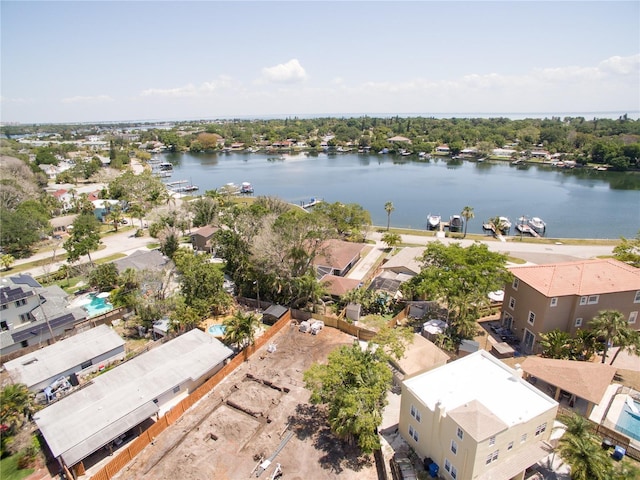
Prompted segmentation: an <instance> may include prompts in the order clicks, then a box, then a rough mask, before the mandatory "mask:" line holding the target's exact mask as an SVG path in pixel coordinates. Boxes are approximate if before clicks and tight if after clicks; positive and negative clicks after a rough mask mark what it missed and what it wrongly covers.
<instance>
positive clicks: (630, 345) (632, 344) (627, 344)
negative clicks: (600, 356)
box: [609, 328, 640, 365]
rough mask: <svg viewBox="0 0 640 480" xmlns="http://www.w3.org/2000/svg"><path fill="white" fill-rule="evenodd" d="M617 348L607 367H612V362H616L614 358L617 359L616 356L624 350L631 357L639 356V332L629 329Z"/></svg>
mask: <svg viewBox="0 0 640 480" xmlns="http://www.w3.org/2000/svg"><path fill="white" fill-rule="evenodd" d="M618 347H619V348H618V350H617V351H616V353H615V354H614V355H613V358H612V359H611V363H610V364H609V365H613V362H615V361H616V358H618V355H619V354H620V352H622V351H623V350H626V351H627V352H629V353H630V354H632V355H636V356H640V332H638V331H636V330H632V329H630V328H629V329H628V331H626V332H625V334H624V335H623V338H621V341H620V342H619V343H618Z"/></svg>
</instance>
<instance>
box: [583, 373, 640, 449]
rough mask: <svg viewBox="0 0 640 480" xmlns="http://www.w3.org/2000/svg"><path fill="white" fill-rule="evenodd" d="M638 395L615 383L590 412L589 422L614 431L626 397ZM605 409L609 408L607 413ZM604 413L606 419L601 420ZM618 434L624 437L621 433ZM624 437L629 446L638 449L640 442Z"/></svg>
mask: <svg viewBox="0 0 640 480" xmlns="http://www.w3.org/2000/svg"><path fill="white" fill-rule="evenodd" d="M619 392H620V393H619ZM621 392H624V393H621ZM638 395H640V393H639V392H636V391H635V390H630V391H629V389H627V388H623V387H622V386H621V385H618V384H615V383H614V384H611V385H609V387H608V388H607V391H606V393H605V395H604V396H603V397H602V402H600V404H599V405H597V406H596V407H595V408H594V409H593V412H591V415H590V416H589V420H591V421H592V422H595V423H599V424H602V425H604V426H605V427H607V428H610V429H611V430H616V424H617V423H618V418H620V415H621V414H622V411H623V410H624V407H625V405H626V401H627V397H629V396H632V397H633V396H636V397H637V396H638ZM607 407H608V408H609V409H608V411H607ZM605 412H606V415H607V416H606V418H603V416H604V415H605ZM616 431H618V430H616ZM620 433H622V434H623V435H625V434H624V433H623V432H620ZM625 436H626V437H628V438H629V440H630V444H631V445H632V446H633V447H634V448H637V449H640V441H638V440H636V439H634V438H632V437H629V436H628V435H625Z"/></svg>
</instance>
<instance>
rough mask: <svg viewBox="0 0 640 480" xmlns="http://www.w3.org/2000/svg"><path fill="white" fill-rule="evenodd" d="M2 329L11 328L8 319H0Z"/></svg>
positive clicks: (0, 328)
mask: <svg viewBox="0 0 640 480" xmlns="http://www.w3.org/2000/svg"><path fill="white" fill-rule="evenodd" d="M0 330H9V325H8V324H7V322H6V321H4V320H2V321H0Z"/></svg>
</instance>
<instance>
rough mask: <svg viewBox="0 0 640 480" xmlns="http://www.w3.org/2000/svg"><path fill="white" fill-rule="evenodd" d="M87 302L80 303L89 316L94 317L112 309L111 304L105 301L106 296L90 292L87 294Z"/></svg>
mask: <svg viewBox="0 0 640 480" xmlns="http://www.w3.org/2000/svg"><path fill="white" fill-rule="evenodd" d="M89 300H90V301H89V302H88V303H85V304H84V305H82V308H84V309H85V310H86V311H87V313H88V314H89V317H95V316H96V315H101V314H103V313H107V312H109V311H111V310H113V305H111V304H110V303H109V302H108V301H107V297H105V296H101V295H96V294H95V293H92V294H90V295H89Z"/></svg>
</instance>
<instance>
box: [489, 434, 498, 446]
mask: <svg viewBox="0 0 640 480" xmlns="http://www.w3.org/2000/svg"><path fill="white" fill-rule="evenodd" d="M495 444H496V437H495V435H494V436H493V437H491V438H490V439H489V446H491V445H495Z"/></svg>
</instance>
